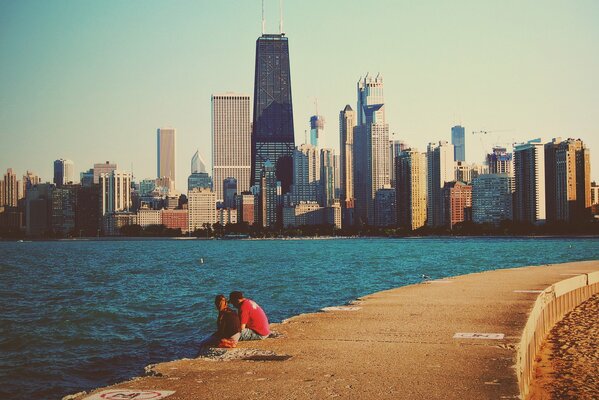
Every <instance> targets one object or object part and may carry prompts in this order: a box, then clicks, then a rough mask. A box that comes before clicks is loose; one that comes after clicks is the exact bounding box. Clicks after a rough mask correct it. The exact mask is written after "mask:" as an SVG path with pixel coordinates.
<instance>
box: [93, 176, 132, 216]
mask: <svg viewBox="0 0 599 400" xmlns="http://www.w3.org/2000/svg"><path fill="white" fill-rule="evenodd" d="M130 207H131V174H130V173H128V172H123V171H117V170H114V171H112V172H111V173H109V174H102V175H100V210H101V213H100V214H101V215H102V216H104V215H106V214H110V213H116V212H122V211H129V208H130Z"/></svg>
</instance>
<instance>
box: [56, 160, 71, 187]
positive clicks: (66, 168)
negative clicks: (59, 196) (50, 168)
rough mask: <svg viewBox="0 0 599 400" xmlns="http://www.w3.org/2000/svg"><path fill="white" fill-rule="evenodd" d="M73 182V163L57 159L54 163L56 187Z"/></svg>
mask: <svg viewBox="0 0 599 400" xmlns="http://www.w3.org/2000/svg"><path fill="white" fill-rule="evenodd" d="M74 181H75V167H74V165H73V161H71V160H65V159H62V158H61V159H59V160H56V161H54V184H55V185H56V186H58V187H60V186H62V185H66V184H69V183H73V182H74Z"/></svg>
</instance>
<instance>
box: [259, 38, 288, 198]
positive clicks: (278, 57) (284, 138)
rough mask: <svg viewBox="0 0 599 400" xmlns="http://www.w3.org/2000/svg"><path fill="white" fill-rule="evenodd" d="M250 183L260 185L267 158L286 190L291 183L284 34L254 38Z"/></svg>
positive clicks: (286, 59)
mask: <svg viewBox="0 0 599 400" xmlns="http://www.w3.org/2000/svg"><path fill="white" fill-rule="evenodd" d="M252 130H253V131H252V185H259V184H260V180H261V178H262V170H263V167H264V163H265V162H266V161H267V160H270V162H271V163H272V166H273V168H274V169H275V171H276V177H275V179H276V180H278V181H280V182H281V186H282V191H283V193H288V192H289V188H290V186H291V184H292V182H293V161H292V157H293V149H294V147H295V136H294V130H293V106H292V102H291V73H290V69H289V41H288V38H287V37H286V36H285V34H284V33H282V32H281V33H279V34H264V33H263V34H262V36H260V37H259V38H258V40H257V41H256V70H255V79H254V117H253V124H252Z"/></svg>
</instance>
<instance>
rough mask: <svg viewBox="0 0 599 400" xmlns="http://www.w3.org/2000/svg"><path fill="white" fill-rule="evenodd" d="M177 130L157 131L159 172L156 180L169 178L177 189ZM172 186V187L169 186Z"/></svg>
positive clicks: (165, 129)
mask: <svg viewBox="0 0 599 400" xmlns="http://www.w3.org/2000/svg"><path fill="white" fill-rule="evenodd" d="M175 133H176V132H175V129H173V128H159V129H158V130H157V131H156V138H157V149H158V156H157V162H156V166H157V172H156V178H159V179H160V178H168V179H169V180H170V182H171V184H172V187H173V188H175V186H176V185H175V177H176V175H175V165H176V164H175V159H176V151H175V149H176V141H175V138H176V137H175ZM169 186H170V185H169Z"/></svg>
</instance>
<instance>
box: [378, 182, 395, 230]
mask: <svg viewBox="0 0 599 400" xmlns="http://www.w3.org/2000/svg"><path fill="white" fill-rule="evenodd" d="M395 197H396V196H395V189H393V188H391V187H387V188H383V189H379V190H377V191H376V194H375V196H374V225H375V226H395V225H396V223H397V218H396V217H397V211H396V200H395Z"/></svg>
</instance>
